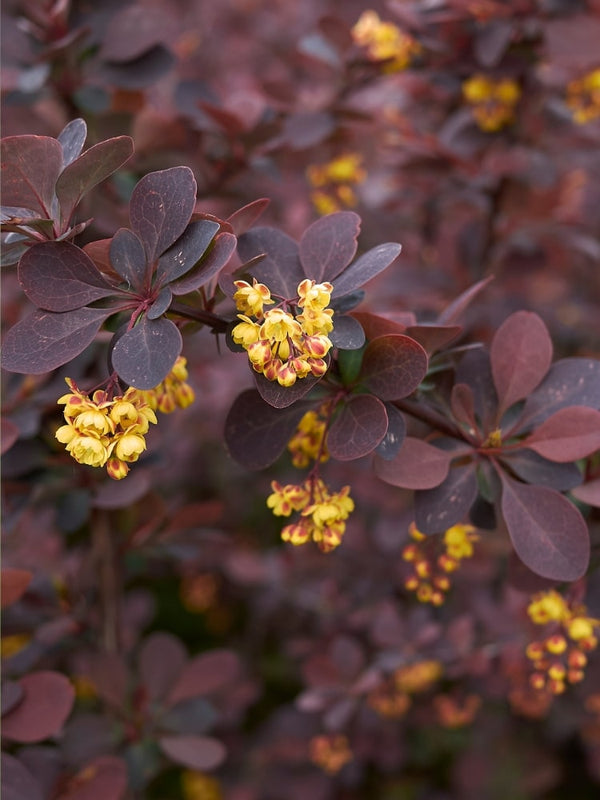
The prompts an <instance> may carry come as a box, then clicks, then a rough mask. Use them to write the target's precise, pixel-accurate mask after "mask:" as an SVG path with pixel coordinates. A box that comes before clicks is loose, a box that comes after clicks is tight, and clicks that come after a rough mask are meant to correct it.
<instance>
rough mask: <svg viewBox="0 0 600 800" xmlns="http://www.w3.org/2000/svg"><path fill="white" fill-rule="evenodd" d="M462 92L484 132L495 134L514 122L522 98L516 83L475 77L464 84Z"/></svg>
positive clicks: (483, 76)
mask: <svg viewBox="0 0 600 800" xmlns="http://www.w3.org/2000/svg"><path fill="white" fill-rule="evenodd" d="M462 91H463V97H464V98H465V100H466V101H467V103H469V105H470V106H471V107H472V112H473V117H474V118H475V121H476V122H477V125H478V126H479V127H480V128H481V130H482V131H486V132H489V133H493V132H495V131H499V130H501V128H504V127H506V126H507V125H510V124H511V123H512V122H513V120H514V117H515V108H516V106H517V103H518V102H519V98H520V97H521V89H520V87H519V85H518V83H516V82H515V81H513V80H510V79H509V78H503V79H502V80H493V79H492V78H488V77H487V76H486V75H473V76H472V77H471V78H469V79H468V80H466V81H465V82H464V83H463V85H462Z"/></svg>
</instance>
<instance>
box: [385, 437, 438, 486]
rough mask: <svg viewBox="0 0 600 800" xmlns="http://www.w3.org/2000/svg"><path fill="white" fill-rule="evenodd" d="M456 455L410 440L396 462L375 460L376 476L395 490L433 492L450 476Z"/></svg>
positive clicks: (416, 440) (401, 449)
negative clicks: (451, 463) (449, 471)
mask: <svg viewBox="0 0 600 800" xmlns="http://www.w3.org/2000/svg"><path fill="white" fill-rule="evenodd" d="M451 460H452V453H448V452H446V451H445V450H440V449H439V447H434V446H433V445H431V444H428V443H427V442H423V441H422V440H421V439H415V438H413V437H412V436H407V437H406V439H405V440H404V444H403V445H402V447H401V448H400V452H399V453H398V455H397V456H396V458H394V459H393V460H392V461H386V460H384V459H382V458H380V457H379V456H375V460H374V462H373V466H374V468H375V474H376V475H377V477H379V478H381V480H382V481H385V482H386V483H391V484H392V486H400V487H402V488H403V489H433V487H434V486H439V485H440V483H442V481H443V480H445V478H446V476H447V475H448V470H449V468H450V462H451Z"/></svg>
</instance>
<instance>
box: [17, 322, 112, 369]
mask: <svg viewBox="0 0 600 800" xmlns="http://www.w3.org/2000/svg"><path fill="white" fill-rule="evenodd" d="M113 313H114V312H113V311H112V310H111V309H105V308H79V309H76V310H75V311H65V313H64V314H56V313H53V312H51V311H40V310H36V311H34V312H33V314H30V315H29V316H28V317H25V319H23V320H21V321H20V322H18V323H17V324H16V325H14V326H13V327H12V328H11V329H10V330H9V331H8V332H7V334H6V336H5V337H4V350H3V354H2V366H3V367H4V369H8V370H11V371H12V372H26V373H31V374H32V375H39V374H41V373H42V372H50V370H52V369H55V368H56V367H60V366H61V364H66V363H67V361H71V360H72V359H73V358H75V356H78V355H79V353H82V352H83V351H84V350H85V348H86V347H87V346H88V345H89V344H90V343H91V342H92V341H93V340H94V337H95V336H96V334H97V333H98V330H99V328H100V326H101V325H102V323H103V322H104V320H105V319H106V318H107V317H109V316H110V315H111V314H113Z"/></svg>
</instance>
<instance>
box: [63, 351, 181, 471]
mask: <svg viewBox="0 0 600 800" xmlns="http://www.w3.org/2000/svg"><path fill="white" fill-rule="evenodd" d="M186 378H187V369H186V360H185V358H182V357H181V356H180V357H179V358H178V359H177V361H176V362H175V364H174V366H173V369H172V370H171V372H170V373H169V374H168V375H167V377H166V378H165V380H164V381H163V382H162V383H160V384H159V385H158V386H156V387H155V388H154V389H151V390H149V391H141V390H140V389H134V388H133V387H130V388H129V389H127V391H126V392H125V394H124V395H118V396H113V397H109V395H108V393H107V392H105V391H103V390H100V389H99V390H97V391H95V392H94V394H93V395H92V397H91V398H90V397H89V396H88V395H87V394H85V393H84V392H82V391H80V389H79V388H78V387H77V385H76V383H75V382H74V381H72V380H71V379H70V378H65V381H66V383H67V386H68V387H69V389H70V390H71V391H70V392H68V393H67V394H65V395H63V396H62V397H60V398H59V399H58V400H57V402H58V404H59V405H64V406H65V409H64V417H65V421H66V423H67V424H66V425H61V427H60V428H59V429H58V430H57V431H56V434H55V436H56V438H57V439H58V441H59V442H62V444H64V445H66V450H67V452H68V453H70V454H71V456H72V457H73V458H74V459H75V461H77V462H78V463H79V464H87V465H88V466H90V467H104V466H106V471H107V472H108V474H109V476H110V477H111V478H114V480H117V481H118V480H121V479H122V478H124V477H125V476H126V475H127V474H128V472H129V464H131V463H133V462H135V461H137V460H138V458H139V457H140V455H141V454H142V453H143V452H144V450H145V449H146V440H145V438H144V437H145V435H146V433H147V432H148V429H149V427H150V423H152V424H153V425H155V424H156V423H157V419H156V414H155V413H154V411H155V409H158V410H159V411H162V412H163V413H169V412H171V411H173V410H174V409H175V407H176V406H179V407H180V408H185V407H186V406H188V405H189V404H190V403H192V402H193V400H194V392H193V390H192V388H191V387H190V386H189V385H188V384H187V383H186V382H185V381H186Z"/></svg>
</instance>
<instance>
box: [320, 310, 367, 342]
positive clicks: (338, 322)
mask: <svg viewBox="0 0 600 800" xmlns="http://www.w3.org/2000/svg"><path fill="white" fill-rule="evenodd" d="M329 339H330V341H331V343H332V344H333V346H334V347H339V348H341V349H342V350H360V348H361V347H362V346H363V344H364V343H365V332H364V331H363V329H362V325H361V324H360V322H358V321H357V320H355V319H354V317H350V316H348V315H347V314H334V315H333V330H332V331H331V332H330V334H329Z"/></svg>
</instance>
